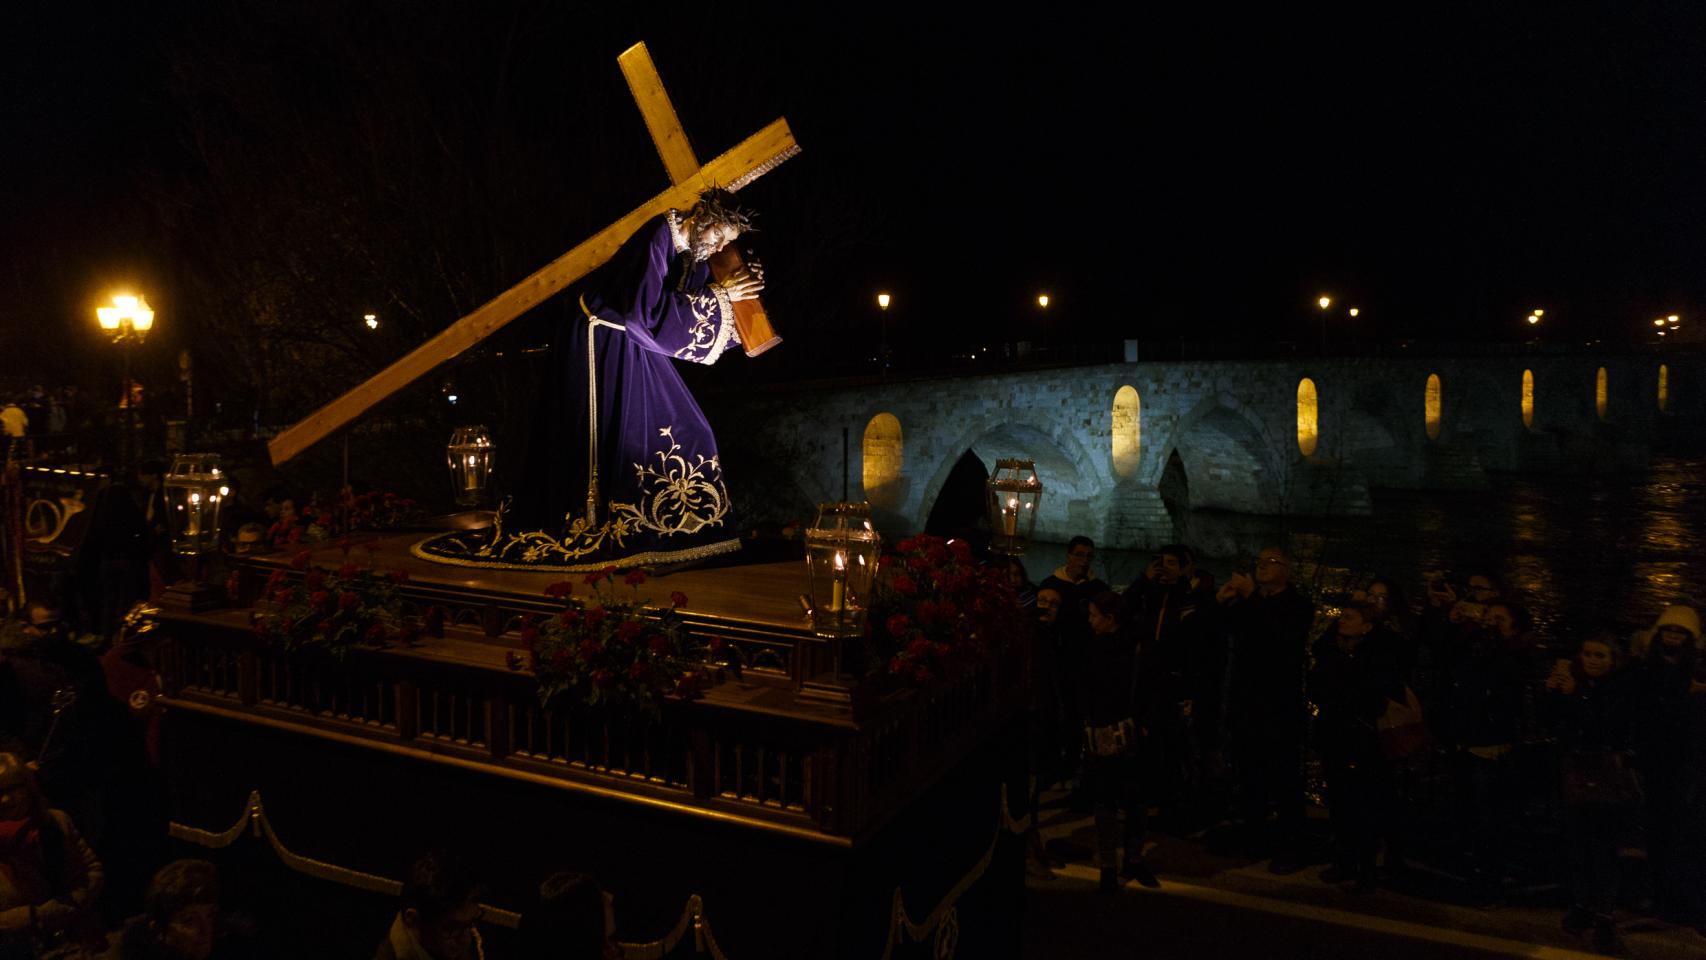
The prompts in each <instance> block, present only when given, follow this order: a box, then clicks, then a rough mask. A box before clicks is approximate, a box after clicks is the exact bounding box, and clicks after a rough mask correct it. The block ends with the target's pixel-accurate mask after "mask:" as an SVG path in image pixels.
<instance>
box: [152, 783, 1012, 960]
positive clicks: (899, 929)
mask: <svg viewBox="0 0 1706 960" xmlns="http://www.w3.org/2000/svg"><path fill="white" fill-rule="evenodd" d="M1034 816H1035V814H1034V813H1028V814H1026V815H1025V816H1024V817H1021V818H1015V817H1014V816H1013V813H1012V811H1011V810H1010V809H1009V808H1008V805H1007V787H1006V785H1005V784H1003V785H1002V787H1001V806H1000V817H999V822H998V823H997V825H996V828H995V836H994V837H993V838H991V840H990V841H989V847H988V848H987V849H986V850H984V852H983V856H982V857H979V858H978V861H977V863H976V864H974V865H973V866H972V868H971V869H970V870H969V871H967V873H966V874H965V876H963V877H961V878H960V880H959V882H958V883H955V884H954V885H953V887H951V888H949V890H948V892H947V893H946V894H945V895H944V896H943V897H942V899H941V900H939V901H937V903H936V905H935V907H934V908H932V909H931V911H930V912H929V913H928V914H926V915H925V917H924V919H923V921H921V922H920V921H914V920H913V919H912V917H911V916H910V915H909V914H908V913H907V910H906V898H905V896H904V894H903V893H902V890H901V888H900V887H899V886H896V887H895V888H894V897H893V899H892V900H891V908H890V910H889V932H888V937H887V939H886V941H885V946H884V948H883V956H882V960H890V958H891V957H892V956H893V953H894V948H895V946H897V945H899V944H901V943H902V938H903V935H904V937H905V938H906V939H910V940H911V941H912V942H913V943H922V942H924V941H925V940H926V939H929V938H931V937H934V938H935V941H936V942H935V953H936V956H937V957H938V958H941V960H948V958H951V957H953V955H954V950H955V947H956V945H957V943H958V939H959V900H960V898H961V897H963V896H965V895H966V892H967V891H969V890H970V889H971V888H972V886H973V885H975V884H976V883H977V881H978V880H980V879H982V877H983V875H984V873H985V872H987V871H988V870H989V865H990V864H991V863H992V862H994V860H995V851H996V848H997V846H998V845H999V844H1000V843H1001V838H1002V835H1003V833H1013V834H1024V833H1025V832H1027V831H1028V830H1030V829H1031V823H1032V821H1033V819H1034ZM245 831H248V832H249V833H250V834H251V835H252V836H254V837H256V838H264V839H265V840H266V841H267V844H268V846H270V847H271V848H272V851H273V853H274V854H276V855H277V856H278V858H279V860H280V861H281V862H282V863H283V864H284V865H285V866H286V867H289V868H290V869H292V870H294V871H296V872H297V873H303V874H307V875H308V876H311V877H315V878H318V879H321V880H327V881H330V882H332V883H339V884H342V885H344V886H347V887H355V888H357V889H360V890H367V891H370V892H373V893H381V894H386V895H388V896H393V897H395V896H398V895H399V894H401V893H402V890H403V884H402V883H401V881H397V880H392V879H390V878H388V877H381V876H379V875H377V874H372V873H367V872H364V871H361V870H355V869H352V868H350V867H344V866H339V865H338V864H335V863H328V862H326V861H324V860H317V859H315V858H313V857H308V856H303V855H302V854H299V853H296V852H295V851H293V850H291V849H290V848H289V847H287V846H285V844H284V841H283V840H282V839H280V838H279V835H278V832H277V831H276V830H274V829H273V825H272V820H271V819H270V818H268V817H267V811H266V806H265V805H264V804H263V803H262V802H261V794H260V791H258V790H251V791H249V799H248V801H247V803H246V805H245V806H244V809H243V812H242V813H241V814H240V815H239V816H238V817H237V821H236V822H235V823H233V824H232V825H231V826H229V827H227V828H226V829H224V830H222V831H219V832H217V833H216V832H214V831H211V830H203V829H201V828H199V827H191V826H187V825H185V824H181V823H177V822H173V823H172V824H171V825H170V833H171V836H172V837H173V839H176V840H182V841H184V842H186V843H194V844H196V845H198V846H203V847H207V848H209V849H212V850H221V849H224V848H225V847H229V846H231V845H232V844H233V843H236V842H237V840H238V839H240V838H241V837H242V836H243V833H244V832H245ZM481 906H482V907H483V908H484V911H485V913H484V915H483V916H484V918H485V919H486V920H490V921H491V922H493V923H495V924H497V925H498V926H500V927H506V928H508V929H511V930H514V929H516V928H517V927H518V926H520V923H521V915H520V914H518V913H515V912H514V911H510V910H504V909H502V908H501V907H494V906H491V905H489V904H481ZM689 931H691V932H692V934H693V952H694V953H696V954H706V955H709V956H710V957H711V960H728V956H727V955H726V954H724V953H723V949H722V947H721V946H720V945H719V944H718V943H717V938H716V935H715V934H714V933H713V932H712V930H711V922H710V919H709V918H708V917H706V915H705V901H704V900H703V898H701V897H700V896H699V895H698V894H693V895H692V896H690V897H688V898H687V903H686V905H685V906H683V908H682V911H681V919H679V920H677V921H676V923H675V926H674V928H672V929H671V930H670V931H669V933H667V934H665V935H664V936H663V937H661V938H659V939H657V940H649V941H645V942H640V943H629V942H626V941H623V942H621V944H620V946H621V947H622V955H623V956H624V957H626V958H628V960H663V958H665V957H667V956H668V955H669V954H670V953H672V952H674V950H675V948H676V947H678V946H680V945H681V942H682V941H683V940H685V939H686V938H687V934H688V932H689Z"/></svg>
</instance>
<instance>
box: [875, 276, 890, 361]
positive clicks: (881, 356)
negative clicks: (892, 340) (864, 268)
mask: <svg viewBox="0 0 1706 960" xmlns="http://www.w3.org/2000/svg"><path fill="white" fill-rule="evenodd" d="M891 301H892V298H891V297H890V296H889V295H888V294H886V293H879V294H877V306H878V307H879V308H880V309H881V315H880V316H879V317H878V320H877V327H878V330H877V369H878V370H881V371H882V373H883V376H885V377H886V376H888V373H889V303H890V302H891Z"/></svg>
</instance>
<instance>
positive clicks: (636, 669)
mask: <svg viewBox="0 0 1706 960" xmlns="http://www.w3.org/2000/svg"><path fill="white" fill-rule="evenodd" d="M651 677H652V665H651V664H649V663H646V662H645V661H641V662H639V663H636V664H634V665H633V666H631V667H629V668H628V679H630V680H634V681H638V682H640V683H645V682H646V681H647V680H650V679H651Z"/></svg>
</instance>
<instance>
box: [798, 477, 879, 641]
mask: <svg viewBox="0 0 1706 960" xmlns="http://www.w3.org/2000/svg"><path fill="white" fill-rule="evenodd" d="M882 545H883V540H882V537H879V536H878V535H877V530H876V528H875V527H873V526H872V525H871V505H870V504H869V503H824V504H819V505H818V508H817V520H816V522H814V523H813V524H812V526H811V529H809V530H807V531H806V569H807V572H808V573H809V574H810V576H811V596H810V598H809V599H810V601H811V608H812V610H811V615H812V630H813V632H815V633H816V634H817V635H818V636H820V637H823V638H826V639H832V640H836V641H839V640H841V639H843V638H846V637H857V636H861V635H863V634H864V632H865V615H866V608H867V601H868V599H869V597H870V593H871V582H872V580H874V579H875V577H876V573H877V559H878V555H879V552H880V551H881V550H882ZM834 660H835V665H834V670H835V672H836V674H838V675H839V674H840V672H841V651H840V644H839V643H836V644H835V654H834Z"/></svg>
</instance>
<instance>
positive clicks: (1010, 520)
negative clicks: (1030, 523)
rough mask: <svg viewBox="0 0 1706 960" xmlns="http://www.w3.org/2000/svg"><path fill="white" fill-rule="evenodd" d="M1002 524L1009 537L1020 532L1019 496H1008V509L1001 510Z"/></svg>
mask: <svg viewBox="0 0 1706 960" xmlns="http://www.w3.org/2000/svg"><path fill="white" fill-rule="evenodd" d="M1001 521H1002V525H1003V526H1005V527H1006V528H1007V529H1006V533H1007V535H1008V536H1009V537H1011V536H1013V535H1014V534H1016V533H1018V532H1019V498H1018V497H1008V498H1007V509H1005V510H1003V511H1001Z"/></svg>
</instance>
